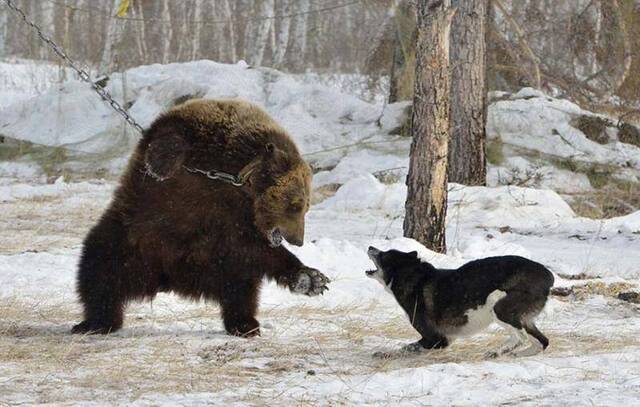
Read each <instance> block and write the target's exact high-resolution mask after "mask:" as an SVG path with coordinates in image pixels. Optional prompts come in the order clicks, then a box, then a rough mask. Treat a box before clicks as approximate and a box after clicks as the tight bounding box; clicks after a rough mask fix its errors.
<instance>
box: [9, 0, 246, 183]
mask: <svg viewBox="0 0 640 407" xmlns="http://www.w3.org/2000/svg"><path fill="white" fill-rule="evenodd" d="M5 3H7V6H8V7H9V8H10V9H11V10H13V11H15V12H16V13H18V14H19V15H20V17H22V20H23V21H24V22H25V23H26V24H27V25H29V26H30V27H31V28H33V29H34V30H35V31H36V33H37V34H38V37H40V39H41V40H42V41H44V42H45V43H47V44H48V45H49V47H51V49H52V50H53V51H54V52H55V53H56V54H57V55H58V56H59V57H60V58H62V59H63V60H64V61H65V62H66V63H67V65H69V66H70V67H71V68H72V69H73V70H74V71H76V73H77V74H78V76H79V77H80V79H82V80H83V81H84V82H86V83H88V84H89V85H91V87H92V88H93V90H94V91H95V92H96V93H97V94H98V95H99V96H100V98H101V99H102V100H104V101H105V102H107V103H108V104H109V105H110V106H111V107H112V108H113V110H115V111H116V112H118V113H120V115H121V116H122V117H123V118H124V119H125V120H126V121H127V123H129V124H130V125H131V126H132V127H133V128H135V129H136V130H138V131H139V132H140V133H142V132H143V131H144V129H143V128H142V126H140V125H139V124H138V122H136V121H135V120H134V119H133V117H131V116H129V113H127V111H126V110H125V109H124V108H123V107H122V106H120V104H119V103H118V102H116V101H115V100H114V99H113V97H112V96H111V94H109V92H108V91H107V90H106V89H105V88H103V87H102V86H100V85H98V84H97V83H95V82H93V81H92V80H91V75H89V73H88V72H87V71H85V70H84V69H82V68H80V67H78V64H77V63H76V62H75V61H74V60H73V59H71V58H69V56H68V55H67V53H66V52H64V50H63V49H62V48H60V47H59V46H58V44H56V43H55V42H54V41H53V40H52V39H51V38H49V37H48V36H47V35H46V34H44V33H43V32H42V29H41V28H40V27H39V26H38V25H37V24H35V23H34V22H33V21H31V20H29V19H28V18H27V15H26V14H25V13H24V11H22V10H21V9H20V8H19V7H18V6H16V5H15V4H14V3H13V1H12V0H5ZM185 169H186V170H187V171H189V172H191V173H194V174H201V175H204V176H205V177H207V178H209V179H213V180H220V181H222V182H225V183H227V184H231V185H233V186H235V187H240V186H242V185H244V184H245V182H246V180H244V179H242V178H240V177H239V176H237V175H233V174H229V173H227V172H224V171H217V170H209V171H204V170H200V169H197V168H188V167H185Z"/></svg>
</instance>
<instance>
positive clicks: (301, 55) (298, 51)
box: [287, 0, 311, 72]
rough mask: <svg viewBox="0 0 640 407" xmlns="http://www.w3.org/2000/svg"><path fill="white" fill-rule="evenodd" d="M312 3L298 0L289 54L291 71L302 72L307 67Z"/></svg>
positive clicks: (307, 0) (306, 0)
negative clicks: (308, 22) (308, 29)
mask: <svg viewBox="0 0 640 407" xmlns="http://www.w3.org/2000/svg"><path fill="white" fill-rule="evenodd" d="M310 9H311V3H310V1H309V0H298V1H297V2H296V8H295V9H294V13H295V14H296V16H295V18H294V20H293V28H292V31H291V37H292V38H291V41H292V42H291V47H290V49H289V52H288V55H289V57H288V58H287V59H288V64H287V65H288V66H289V69H290V70H291V71H294V72H302V71H304V68H305V61H306V59H305V56H306V52H307V21H308V19H309V14H308V13H309V11H310Z"/></svg>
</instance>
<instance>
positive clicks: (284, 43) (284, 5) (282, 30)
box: [273, 0, 293, 68]
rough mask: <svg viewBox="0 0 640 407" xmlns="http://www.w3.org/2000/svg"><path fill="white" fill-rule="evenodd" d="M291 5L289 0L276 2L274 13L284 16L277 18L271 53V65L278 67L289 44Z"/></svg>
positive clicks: (282, 61)
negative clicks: (273, 45)
mask: <svg viewBox="0 0 640 407" xmlns="http://www.w3.org/2000/svg"><path fill="white" fill-rule="evenodd" d="M292 10H293V7H292V5H291V2H290V1H289V0H278V2H277V4H276V15H277V16H285V17H284V18H282V17H281V18H279V19H278V20H277V25H278V29H277V30H274V32H275V34H276V35H275V37H276V40H275V47H274V51H273V52H274V54H273V66H274V67H276V68H279V67H281V66H283V65H284V62H285V59H284V58H285V56H286V54H287V48H288V46H289V31H290V29H291V17H288V16H289V14H291V12H292Z"/></svg>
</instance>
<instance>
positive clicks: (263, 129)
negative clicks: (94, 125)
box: [72, 99, 329, 336]
mask: <svg viewBox="0 0 640 407" xmlns="http://www.w3.org/2000/svg"><path fill="white" fill-rule="evenodd" d="M210 170H219V171H224V172H226V173H229V174H234V175H235V174H237V177H236V179H235V180H232V181H234V182H233V183H228V182H223V181H222V180H220V179H212V178H211V177H209V176H207V172H208V171H210ZM209 175H210V174H209ZM213 178H215V177H213ZM310 190H311V170H310V168H309V166H308V164H307V163H306V162H305V161H304V160H303V159H302V157H301V156H300V153H299V152H298V149H297V148H296V146H295V144H294V143H293V141H292V140H291V138H290V137H289V136H288V135H287V133H286V132H285V130H284V129H282V128H281V127H280V126H279V125H278V124H277V123H276V122H275V121H274V120H273V119H272V118H271V117H269V115H267V114H266V113H265V112H264V111H263V110H261V109H260V108H258V107H256V106H254V105H252V104H249V103H246V102H242V101H238V100H204V99H197V100H192V101H189V102H186V103H183V104H181V105H178V106H176V107H174V108H173V109H171V110H169V111H168V112H166V113H164V114H162V115H161V116H160V117H159V118H157V119H156V120H155V122H154V123H153V124H152V125H151V126H150V127H149V129H148V130H146V131H145V132H144V134H143V136H142V139H141V140H140V143H139V144H138V146H137V148H136V150H135V152H134V154H133V156H132V158H131V160H130V162H129V166H128V169H127V170H126V172H125V173H124V175H123V176H122V179H121V184H120V186H119V188H118V189H117V190H116V192H115V195H114V198H113V201H112V202H111V205H110V206H109V208H108V209H107V210H106V212H105V213H104V215H103V216H102V218H101V219H100V221H99V222H98V224H97V225H95V226H94V227H93V229H91V231H90V232H89V234H88V235H87V237H86V238H85V240H84V244H83V251H82V256H81V259H80V263H79V269H78V280H77V290H78V293H79V296H80V301H81V302H82V305H83V306H84V321H82V322H81V323H80V324H78V325H76V326H74V327H73V330H72V332H74V333H102V334H106V333H109V332H113V331H116V330H117V329H119V328H120V327H121V326H122V322H123V312H124V307H125V305H126V304H127V303H128V302H129V301H132V300H141V299H145V298H146V299H151V298H153V297H154V296H155V295H156V294H157V293H158V292H174V293H177V294H179V295H182V296H186V297H189V298H193V299H196V300H197V299H205V300H214V301H217V302H218V303H219V304H220V306H221V309H222V318H223V320H224V326H225V328H226V330H227V332H229V333H230V334H233V335H239V336H253V335H259V333H260V331H259V323H258V321H257V320H256V318H255V316H256V312H257V303H258V296H259V291H260V285H261V283H262V280H263V277H265V276H266V277H267V278H269V279H272V280H275V281H276V282H277V283H278V284H279V285H281V286H284V287H288V288H289V289H290V290H291V291H292V292H295V293H300V294H306V295H318V294H322V293H323V292H324V290H326V289H327V284H328V283H329V279H328V278H327V277H325V276H324V275H323V274H322V273H320V272H319V271H317V270H315V269H313V268H310V267H307V266H305V265H304V264H302V262H300V260H298V258H297V257H296V256H294V255H293V254H292V253H291V252H289V250H287V249H286V248H285V247H283V246H281V241H282V239H283V238H284V239H285V240H286V241H288V242H289V243H291V244H293V245H297V246H300V245H302V244H303V238H304V217H305V214H306V212H307V211H308V209H309V200H310Z"/></svg>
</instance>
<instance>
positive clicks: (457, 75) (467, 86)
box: [448, 0, 487, 185]
mask: <svg viewBox="0 0 640 407" xmlns="http://www.w3.org/2000/svg"><path fill="white" fill-rule="evenodd" d="M452 5H453V6H454V7H456V8H457V12H456V14H455V16H454V18H453V23H452V26H451V51H450V52H451V61H452V65H451V138H450V140H449V170H448V172H449V181H451V182H458V183H461V184H465V185H484V184H485V183H486V169H485V167H486V164H485V153H484V149H485V148H484V143H485V121H486V110H485V109H486V108H485V106H486V99H487V96H486V95H487V85H486V68H485V63H486V46H485V32H486V17H487V0H453V2H452Z"/></svg>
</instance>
